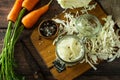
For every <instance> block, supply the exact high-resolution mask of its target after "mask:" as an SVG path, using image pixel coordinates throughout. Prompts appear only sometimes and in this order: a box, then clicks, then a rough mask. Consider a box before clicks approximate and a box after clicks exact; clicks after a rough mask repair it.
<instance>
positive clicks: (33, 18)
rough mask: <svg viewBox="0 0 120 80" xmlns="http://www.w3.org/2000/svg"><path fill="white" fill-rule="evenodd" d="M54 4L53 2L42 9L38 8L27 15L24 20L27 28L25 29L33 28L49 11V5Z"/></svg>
mask: <svg viewBox="0 0 120 80" xmlns="http://www.w3.org/2000/svg"><path fill="white" fill-rule="evenodd" d="M51 2H52V0H51V1H50V2H49V3H48V4H46V5H44V6H43V7H41V8H38V9H37V10H33V11H32V12H30V13H29V14H27V15H26V16H25V17H23V19H22V23H23V25H24V26H25V28H32V26H33V25H34V24H35V23H36V22H37V20H38V19H39V18H40V17H41V16H42V15H43V14H44V13H45V12H47V11H48V9H49V5H50V3H51Z"/></svg>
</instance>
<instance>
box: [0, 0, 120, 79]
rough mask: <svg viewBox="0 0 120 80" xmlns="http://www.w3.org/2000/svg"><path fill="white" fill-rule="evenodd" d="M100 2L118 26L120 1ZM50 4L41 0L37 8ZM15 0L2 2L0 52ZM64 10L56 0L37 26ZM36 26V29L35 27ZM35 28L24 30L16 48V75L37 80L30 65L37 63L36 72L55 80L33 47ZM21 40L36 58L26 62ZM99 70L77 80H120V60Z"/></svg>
mask: <svg viewBox="0 0 120 80" xmlns="http://www.w3.org/2000/svg"><path fill="white" fill-rule="evenodd" d="M96 1H98V2H99V3H100V4H101V6H102V7H103V9H104V10H105V12H106V13H107V14H110V15H113V18H114V20H115V21H116V22H118V24H119V23H120V15H119V14H120V0H96ZM47 2H49V0H40V2H39V4H38V5H37V6H36V8H37V7H39V6H42V5H44V4H46V3H47ZM13 3H14V0H0V51H1V48H2V43H3V38H4V35H5V32H6V28H7V23H8V22H7V20H6V17H7V14H8V13H9V11H10V9H11V7H12V5H13ZM62 10H63V9H61V8H60V6H59V5H58V4H57V2H56V0H54V1H53V3H52V4H51V7H50V9H49V11H48V12H47V13H46V14H45V15H44V16H42V17H41V18H40V20H39V21H38V23H37V24H36V25H35V26H38V24H39V22H41V20H43V19H46V18H52V17H54V16H55V15H57V14H59V13H60V12H61V11H62ZM35 26H34V27H35ZM33 30H34V28H32V29H30V30H26V29H25V30H24V31H23V33H22V34H21V37H20V39H19V40H18V42H17V44H16V47H15V61H16V63H17V65H18V66H17V68H15V71H16V73H18V74H20V75H23V76H25V77H26V80H36V79H34V76H33V69H32V68H31V66H30V64H32V65H35V64H36V62H38V64H39V65H40V66H39V67H38V66H35V69H36V70H40V73H42V75H43V76H44V78H45V80H50V79H51V80H53V78H52V75H51V74H50V72H49V70H48V69H47V67H46V65H45V64H44V62H43V60H42V59H41V58H40V56H39V55H38V53H37V52H36V49H35V48H34V46H33V45H32V43H31V41H30V35H31V33H32V31H33ZM21 40H22V41H23V42H24V43H25V45H26V46H27V48H28V49H29V52H30V53H32V56H33V57H34V58H36V61H34V59H29V61H28V60H26V55H25V54H26V52H25V51H24V50H23V45H22V44H21ZM27 57H29V55H27ZM30 62H31V63H30ZM97 68H98V70H96V71H94V70H93V69H90V70H89V71H87V72H86V73H84V74H83V75H81V76H79V77H77V78H76V79H75V80H119V79H120V59H116V60H115V61H113V62H111V63H107V62H102V63H101V64H100V65H98V66H97Z"/></svg>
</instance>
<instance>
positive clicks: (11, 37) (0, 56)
mask: <svg viewBox="0 0 120 80" xmlns="http://www.w3.org/2000/svg"><path fill="white" fill-rule="evenodd" d="M24 1H28V2H24ZM24 1H23V0H16V1H15V3H14V6H13V8H12V10H11V11H10V13H9V14H8V17H7V20H8V21H9V23H8V28H7V31H6V34H5V37H4V43H3V48H2V51H1V53H0V80H22V78H23V77H22V78H20V77H18V76H17V75H16V74H15V72H14V47H15V43H16V41H17V40H18V38H19V36H20V34H21V32H22V31H23V29H24V26H23V25H22V26H21V19H22V17H23V16H24V15H25V13H26V11H29V10H27V6H24V7H23V8H22V4H23V3H24V4H25V3H26V4H28V3H29V1H30V3H31V4H32V7H31V9H32V8H33V7H34V6H35V4H36V3H37V2H38V0H24ZM35 1H36V2H35ZM28 5H29V4H28ZM21 8H22V9H21ZM13 23H14V25H13Z"/></svg>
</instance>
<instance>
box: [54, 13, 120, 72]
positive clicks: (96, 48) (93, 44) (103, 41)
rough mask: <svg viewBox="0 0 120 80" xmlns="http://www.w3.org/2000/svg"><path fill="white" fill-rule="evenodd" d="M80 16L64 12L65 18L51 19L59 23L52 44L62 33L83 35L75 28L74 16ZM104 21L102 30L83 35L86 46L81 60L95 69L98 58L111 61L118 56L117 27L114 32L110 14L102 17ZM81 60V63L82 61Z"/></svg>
mask: <svg viewBox="0 0 120 80" xmlns="http://www.w3.org/2000/svg"><path fill="white" fill-rule="evenodd" d="M78 16H80V15H78V13H76V15H75V16H73V15H72V14H70V13H66V14H65V16H64V17H65V18H66V19H67V20H60V19H53V20H54V21H55V22H56V23H59V24H60V26H59V35H58V37H57V38H56V39H55V40H54V42H53V44H55V42H56V41H57V40H58V39H60V37H61V36H62V35H67V34H74V35H75V34H76V35H77V36H78V37H81V36H84V35H83V34H80V33H79V32H78V31H77V29H76V24H75V21H76V18H77V17H78ZM103 20H104V21H105V23H104V25H102V30H101V31H100V32H99V34H98V35H97V36H94V37H85V38H84V41H83V42H84V44H85V46H86V53H85V57H84V59H83V61H82V62H87V63H89V64H90V65H91V67H93V68H94V69H95V70H96V67H95V66H94V64H98V61H99V60H107V61H108V62H111V61H113V60H114V59H115V58H119V57H120V41H119V38H120V37H119V36H118V33H119V31H120V30H119V29H118V30H117V31H116V32H115V30H114V24H115V23H114V21H113V20H112V16H107V18H103ZM82 62H81V63H82Z"/></svg>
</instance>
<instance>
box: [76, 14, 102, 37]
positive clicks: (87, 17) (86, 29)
mask: <svg viewBox="0 0 120 80" xmlns="http://www.w3.org/2000/svg"><path fill="white" fill-rule="evenodd" d="M76 28H77V30H78V32H79V34H80V35H82V36H84V37H91V36H95V35H97V34H98V33H99V31H101V23H100V21H99V20H98V18H97V17H96V16H94V15H92V14H83V15H80V16H79V17H78V18H77V19H76Z"/></svg>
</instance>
